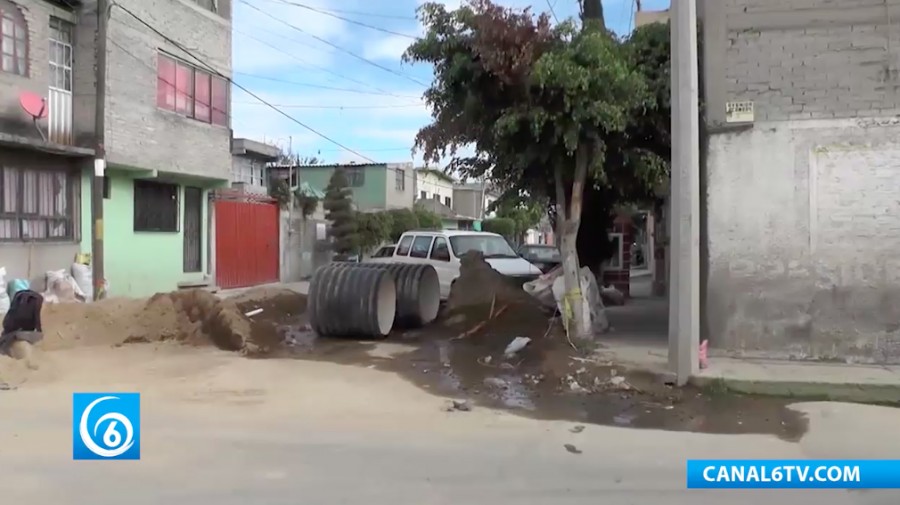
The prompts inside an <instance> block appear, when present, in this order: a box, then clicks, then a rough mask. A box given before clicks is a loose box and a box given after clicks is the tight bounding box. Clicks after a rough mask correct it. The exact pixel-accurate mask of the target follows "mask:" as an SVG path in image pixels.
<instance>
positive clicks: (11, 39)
mask: <svg viewBox="0 0 900 505" xmlns="http://www.w3.org/2000/svg"><path fill="white" fill-rule="evenodd" d="M0 70H2V71H4V72H8V73H10V74H16V75H21V76H26V75H28V24H27V23H26V22H25V16H24V15H22V11H21V10H19V8H18V7H16V5H15V4H13V3H12V2H10V1H9V0H0Z"/></svg>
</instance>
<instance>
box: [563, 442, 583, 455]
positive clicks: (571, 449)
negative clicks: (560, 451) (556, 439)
mask: <svg viewBox="0 0 900 505" xmlns="http://www.w3.org/2000/svg"><path fill="white" fill-rule="evenodd" d="M563 447H565V448H566V450H567V451H569V452H570V453H572V454H582V453H583V452H584V451H581V450H579V449H578V448H577V447H575V446H574V445H572V444H565V445H563Z"/></svg>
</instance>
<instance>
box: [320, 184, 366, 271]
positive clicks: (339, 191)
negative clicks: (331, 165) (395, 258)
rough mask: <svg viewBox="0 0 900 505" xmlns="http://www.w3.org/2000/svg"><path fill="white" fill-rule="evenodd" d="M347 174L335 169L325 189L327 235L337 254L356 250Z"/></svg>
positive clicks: (348, 253) (340, 254)
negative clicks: (328, 224) (327, 222)
mask: <svg viewBox="0 0 900 505" xmlns="http://www.w3.org/2000/svg"><path fill="white" fill-rule="evenodd" d="M349 186H350V184H349V182H348V181H347V176H346V174H344V171H343V170H341V169H338V170H335V171H334V173H333V174H331V179H330V180H329V181H328V188H327V189H326V190H325V201H324V202H323V206H324V207H325V218H326V219H328V221H330V222H331V228H329V230H328V236H329V237H331V240H332V250H333V251H334V252H335V253H337V254H338V255H339V256H348V255H351V254H353V253H354V252H356V248H357V245H358V241H359V237H358V228H357V223H356V213H355V212H354V210H353V192H352V190H351V189H350V187H349Z"/></svg>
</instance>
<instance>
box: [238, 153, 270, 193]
mask: <svg viewBox="0 0 900 505" xmlns="http://www.w3.org/2000/svg"><path fill="white" fill-rule="evenodd" d="M266 171H267V169H266V166H265V164H264V163H263V162H261V161H255V160H249V159H246V158H235V160H234V161H233V162H232V165H231V180H232V181H233V182H243V183H244V184H250V185H252V186H259V187H263V188H264V187H266V186H268V182H269V181H268V177H267V176H266Z"/></svg>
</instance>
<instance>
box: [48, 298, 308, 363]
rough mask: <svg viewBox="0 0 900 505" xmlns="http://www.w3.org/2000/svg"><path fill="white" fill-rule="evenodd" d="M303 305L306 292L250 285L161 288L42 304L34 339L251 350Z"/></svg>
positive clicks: (67, 344) (58, 344) (59, 345)
mask: <svg viewBox="0 0 900 505" xmlns="http://www.w3.org/2000/svg"><path fill="white" fill-rule="evenodd" d="M256 308H263V309H264V310H263V313H262V314H260V315H259V316H258V317H253V318H250V317H247V316H246V315H245V313H246V312H248V311H250V310H253V309H256ZM305 308H306V297H305V296H303V295H300V294H297V293H294V292H292V291H287V290H273V289H263V290H250V291H248V292H247V293H244V294H242V295H240V296H238V297H235V298H230V299H221V298H219V297H217V296H216V295H214V294H212V293H210V292H208V291H204V290H199V289H197V290H185V291H175V292H171V293H160V294H157V295H154V296H153V297H151V298H150V299H149V300H140V299H125V298H113V299H108V300H102V301H100V302H96V303H88V304H80V303H78V304H76V303H67V304H45V305H44V309H43V312H42V319H43V326H44V340H43V341H42V342H41V343H40V344H39V345H40V347H42V348H44V349H47V350H52V349H63V348H71V347H76V346H91V345H120V344H126V343H135V342H159V341H166V340H174V341H178V342H181V343H184V344H187V345H196V346H206V345H213V346H215V347H218V348H219V349H223V350H228V351H254V350H256V349H258V348H259V347H261V346H269V345H274V344H275V343H276V339H277V338H278V337H277V331H275V329H274V324H272V321H274V320H277V319H279V318H282V317H284V315H285V312H288V311H290V312H293V313H296V312H298V311H299V312H302V311H304V310H305ZM263 314H265V317H263Z"/></svg>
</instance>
